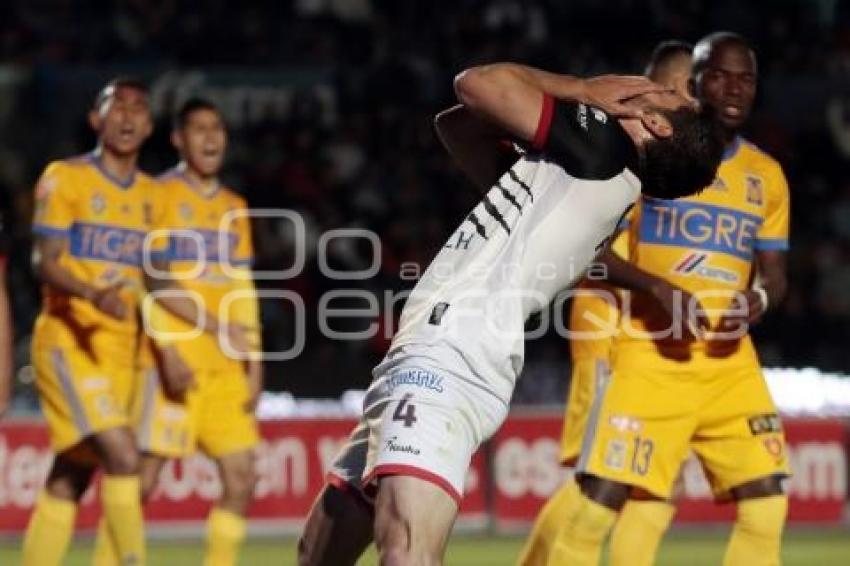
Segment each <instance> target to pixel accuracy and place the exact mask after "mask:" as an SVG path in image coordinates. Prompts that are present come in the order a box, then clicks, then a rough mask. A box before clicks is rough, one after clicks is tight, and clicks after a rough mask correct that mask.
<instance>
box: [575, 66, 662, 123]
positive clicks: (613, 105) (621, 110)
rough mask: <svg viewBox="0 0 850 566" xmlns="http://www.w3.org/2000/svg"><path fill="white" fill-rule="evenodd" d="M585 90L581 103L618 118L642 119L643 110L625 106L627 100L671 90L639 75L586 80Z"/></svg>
mask: <svg viewBox="0 0 850 566" xmlns="http://www.w3.org/2000/svg"><path fill="white" fill-rule="evenodd" d="M583 90H584V93H583V96H582V97H581V102H584V103H585V104H588V105H590V106H595V107H596V108H599V109H600V110H602V111H604V112H605V113H607V114H609V115H611V116H614V117H617V118H640V117H641V115H642V112H641V109H640V108H635V107H633V106H628V105H626V104H624V102H625V101H626V100H628V99H630V98H634V97H635V96H640V95H642V94H650V93H654V92H668V91H670V90H671V89H670V88H669V87H665V86H662V85H660V84H658V83H654V82H652V81H651V80H649V79H648V78H646V77H641V76H638V75H601V76H599V77H593V78H590V79H585V80H584V89H583Z"/></svg>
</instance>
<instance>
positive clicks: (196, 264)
mask: <svg viewBox="0 0 850 566" xmlns="http://www.w3.org/2000/svg"><path fill="white" fill-rule="evenodd" d="M158 181H159V187H157V191H158V192H159V196H158V203H157V214H156V216H155V218H154V222H153V231H152V233H151V240H150V241H151V250H152V252H151V253H152V255H153V256H154V258H156V257H157V256H158V257H159V258H161V259H167V260H168V264H169V272H170V276H171V277H173V278H174V279H175V280H176V282H177V283H178V284H179V285H180V286H181V287H182V288H183V289H184V290H185V291H187V292H188V293H190V294H192V295H193V296H194V298H195V300H196V301H198V302H199V303H200V305H201V306H202V308H203V309H204V310H205V311H206V312H207V313H209V314H210V315H212V316H214V317H216V318H217V319H219V320H221V321H222V322H233V323H238V324H241V325H243V326H246V327H249V328H250V329H251V330H253V331H255V332H256V333H257V334H258V332H259V315H258V312H257V305H256V296H255V293H254V287H253V283H252V282H251V280H250V266H251V264H252V262H253V259H254V258H253V245H252V242H251V225H250V219H249V217H248V215H247V207H246V205H245V201H244V200H243V199H242V197H240V196H238V195H237V194H235V193H234V192H233V191H231V190H229V189H227V188H225V187H218V188H217V189H215V190H214V191H213V192H211V193H209V194H203V193H202V190H201V189H200V187H196V186H195V185H194V184H193V182H192V181H191V180H190V179H189V178H188V177H186V176H185V175H184V174H183V173H181V172H180V171H179V170H177V169H174V170H171V171H169V172H167V173H165V174H163V175H162V176H161V177H159V179H158ZM154 312H155V313H156V314H155V315H154V317H153V318H154V320H153V321H152V326H153V327H154V328H153V330H155V331H157V332H161V333H164V334H163V336H165V339H164V340H163V339H160V338H158V337H157V336H154V339H155V340H156V341H157V342H159V343H163V342H170V343H173V344H175V345H176V347H177V348H178V351H179V352H180V354H181V356H182V357H183V359H184V361H186V363H187V364H188V365H189V366H190V367H192V368H196V369H225V368H227V367H229V366H228V364H233V363H234V362H236V359H235V358H234V357H232V356H229V355H228V354H227V352H225V350H224V349H223V347H222V344H221V342H220V339H219V337H218V336H212V335H210V334H208V333H202V334H199V335H198V334H197V333H193V332H192V331H193V326H192V325H191V324H189V323H187V322H185V321H183V320H181V319H179V318H177V317H176V316H173V315H170V314H169V313H167V312H165V311H164V310H163V309H155V311H154ZM257 339H258V338H257V337H256V336H255V337H254V340H255V341H256V340H257Z"/></svg>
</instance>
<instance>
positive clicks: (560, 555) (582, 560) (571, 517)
mask: <svg viewBox="0 0 850 566" xmlns="http://www.w3.org/2000/svg"><path fill="white" fill-rule="evenodd" d="M569 511H570V512H569V514H568V515H567V516H566V517H564V521H563V523H562V524H561V529H560V530H559V531H558V536H557V538H556V540H555V544H554V545H553V546H552V552H551V554H550V555H549V561H548V564H549V565H550V566H567V565H568V566H596V564H598V563H599V555H600V553H601V551H602V545H603V544H604V543H605V537H606V536H608V532H609V531H610V530H611V527H613V526H614V521H616V520H617V512H616V511H613V510H611V509H609V508H607V507H605V506H604V505H600V504H599V503H596V502H595V501H591V500H590V499H588V498H587V497H586V496H585V495H584V494H583V493H579V495H578V498H577V501H576V503H575V505H573V506H572V508H571V509H570V510H569Z"/></svg>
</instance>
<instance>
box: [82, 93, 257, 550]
mask: <svg viewBox="0 0 850 566" xmlns="http://www.w3.org/2000/svg"><path fill="white" fill-rule="evenodd" d="M171 140H172V143H173V145H174V147H175V148H176V149H177V151H178V153H179V155H180V163H179V164H178V165H177V166H175V167H174V168H173V169H171V170H169V171H168V172H166V173H165V174H163V175H161V176H160V177H159V179H158V184H159V187H158V188H157V191H158V196H157V207H156V212H155V214H154V218H153V222H152V232H151V237H150V238H149V240H148V241H149V244H150V250H151V260H152V261H151V265H152V267H153V270H152V271H151V272H149V273H146V274H145V276H146V277H145V279H146V283H147V285H148V287H149V288H150V289H151V291H152V292H153V293H152V296H155V297H156V298H155V299H154V300H153V301H152V302H149V303H146V308H145V309H144V318H145V320H146V324H145V330H146V333H147V338H148V340H146V341H145V344H144V347H143V349H142V353H141V360H140V362H139V375H138V380H137V381H138V389H137V394H136V396H135V399H134V409H135V410H134V415H135V417H136V431H137V434H138V442H139V448H140V450H141V451H142V453H143V457H142V464H141V477H142V497H143V499H145V500H146V499H147V498H148V497H149V496H150V494H151V493H152V492H153V489H154V488H155V487H156V483H157V478H158V477H159V473H160V471H161V470H162V467H163V465H164V464H165V461H166V460H167V459H169V458H180V457H184V456H187V455H189V454H192V453H194V452H195V451H196V450H197V449H198V448H200V449H201V450H202V451H203V452H204V453H205V454H206V455H207V456H209V457H210V458H211V459H212V460H213V461H214V462H215V464H216V466H217V468H218V472H219V477H220V478H221V483H222V493H221V496H220V497H219V499H218V501H217V502H216V503H215V505H214V506H213V508H212V510H211V511H210V514H209V517H208V519H207V550H206V558H205V561H204V563H205V564H209V565H214V566H228V565H235V564H236V562H237V559H238V555H239V549H240V548H241V545H242V542H243V541H244V539H245V534H246V524H245V513H246V511H247V508H248V505H249V503H250V502H251V499H252V498H253V494H254V487H255V486H256V482H257V477H256V472H255V465H256V461H255V460H256V459H255V453H254V451H255V448H256V446H257V444H258V442H259V432H258V427H257V421H256V418H255V416H254V409H255V407H256V404H257V400H258V398H259V395H260V392H261V390H262V378H263V376H262V361H261V360H260V359H259V358H258V356H257V355H254V354H258V353H259V352H260V351H261V350H262V346H261V344H260V342H261V339H260V322H259V310H258V306H257V297H256V293H255V291H254V285H253V281H252V279H251V270H250V265H251V262H252V261H253V246H252V242H251V226H250V219H249V218H248V216H247V214H246V212H247V206H246V203H245V201H244V199H242V197H240V196H238V195H237V194H236V193H235V192H233V191H232V190H230V189H229V188H227V187H225V186H224V185H222V183H221V181H220V180H219V174H220V172H221V168H222V166H223V163H224V157H225V152H226V149H227V130H226V127H225V123H224V118H223V117H222V115H221V112H220V111H219V109H218V107H217V106H216V105H215V104H214V103H213V102H211V101H210V100H208V99H205V98H200V97H193V98H190V99H188V100H187V101H186V102H184V103H183V104H182V105H181V106H180V107H179V108H178V110H177V112H176V113H175V115H174V128H173V131H172V135H171ZM199 265H200V266H201V267H202V269H201V271H200V273H197V274H193V272H194V271H196V269H197V268H198V267H199ZM154 270H155V271H154ZM190 274H192V275H190ZM159 291H167V293H158V292H159ZM175 292H180V293H183V294H184V296H183V297H178V296H176V295H175V294H174V293H175ZM186 294H192V295H194V296H196V297H198V298H199V304H196V303H195V302H194V301H193V300H191V299H188V298H187V297H186V296H185V295H186ZM169 295H170V296H169ZM199 308H200V309H203V312H201V311H200V310H199ZM195 329H199V330H200V331H201V332H199V333H198V332H194V330H195ZM220 332H221V333H222V334H221V335H220ZM231 338H232V340H231ZM227 341H230V344H226V343H225V342H227ZM242 342H247V344H242ZM245 345H247V346H249V347H250V352H251V353H250V354H249V353H248V352H246V351H245ZM110 555H111V552H110V548H109V545H108V538H107V537H105V536H100V537H99V539H98V544H96V557H104V560H103V561H104V562H108V561H109V560H108V557H109V556H110Z"/></svg>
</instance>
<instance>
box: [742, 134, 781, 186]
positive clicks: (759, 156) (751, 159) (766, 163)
mask: <svg viewBox="0 0 850 566" xmlns="http://www.w3.org/2000/svg"><path fill="white" fill-rule="evenodd" d="M739 140H740V141H739V144H740V147H739V150H738V151H739V154H740V157H741V158H742V160H743V161H745V162H746V164H747V166H748V168H750V169H755V170H757V171H760V172H762V173H764V174H767V175H771V176H780V177H784V176H785V174H784V173H783V171H782V165H781V164H780V163H779V161H777V160H776V158H774V157H773V156H772V155H770V154H769V153H768V152H766V151H765V150H763V149H762V148H760V147H759V146H757V145H756V144H754V143H753V142H751V141H749V140H746V139H744V138H739Z"/></svg>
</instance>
